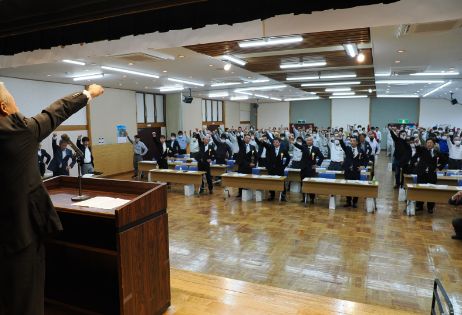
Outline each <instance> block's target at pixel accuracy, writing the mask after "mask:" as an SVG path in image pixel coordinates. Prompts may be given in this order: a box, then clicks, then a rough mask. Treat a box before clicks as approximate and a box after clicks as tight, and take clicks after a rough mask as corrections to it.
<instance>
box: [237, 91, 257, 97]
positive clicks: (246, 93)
mask: <svg viewBox="0 0 462 315" xmlns="http://www.w3.org/2000/svg"><path fill="white" fill-rule="evenodd" d="M234 92H235V93H239V94H244V95H250V96H252V95H253V94H252V93H249V92H242V91H236V90H234Z"/></svg>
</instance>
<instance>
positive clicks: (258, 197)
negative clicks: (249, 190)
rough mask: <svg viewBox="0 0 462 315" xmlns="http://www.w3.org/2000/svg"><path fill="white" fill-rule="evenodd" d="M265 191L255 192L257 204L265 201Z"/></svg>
mask: <svg viewBox="0 0 462 315" xmlns="http://www.w3.org/2000/svg"><path fill="white" fill-rule="evenodd" d="M263 195H264V193H263V190H256V191H255V201H256V202H262V201H263Z"/></svg>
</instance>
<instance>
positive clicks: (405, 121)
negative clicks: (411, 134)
mask: <svg viewBox="0 0 462 315" xmlns="http://www.w3.org/2000/svg"><path fill="white" fill-rule="evenodd" d="M398 123H400V124H408V123H409V119H398Z"/></svg>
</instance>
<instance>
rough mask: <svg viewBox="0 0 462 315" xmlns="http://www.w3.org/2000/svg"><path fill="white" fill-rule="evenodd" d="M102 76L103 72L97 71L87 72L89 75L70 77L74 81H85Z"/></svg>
mask: <svg viewBox="0 0 462 315" xmlns="http://www.w3.org/2000/svg"><path fill="white" fill-rule="evenodd" d="M103 77H104V74H102V73H98V74H89V75H84V76H81V77H75V78H72V80H74V81H85V80H95V79H101V78H103Z"/></svg>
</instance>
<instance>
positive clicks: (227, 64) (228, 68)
mask: <svg viewBox="0 0 462 315" xmlns="http://www.w3.org/2000/svg"><path fill="white" fill-rule="evenodd" d="M223 69H224V70H225V71H229V70H231V64H230V63H229V62H228V63H225V65H224V67H223Z"/></svg>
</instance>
